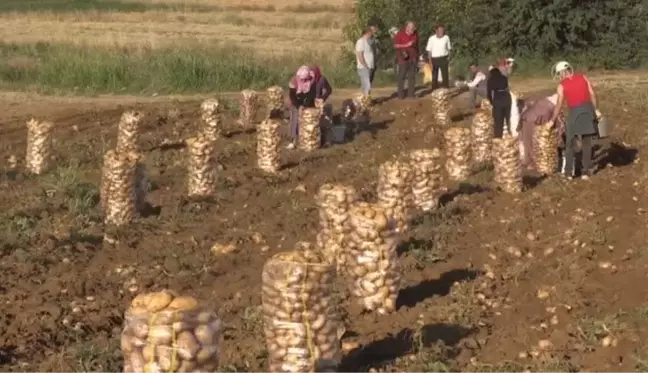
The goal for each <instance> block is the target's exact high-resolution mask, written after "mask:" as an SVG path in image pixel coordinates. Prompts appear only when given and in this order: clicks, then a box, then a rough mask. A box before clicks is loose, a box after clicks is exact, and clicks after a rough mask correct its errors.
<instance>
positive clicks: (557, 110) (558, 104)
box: [551, 85, 565, 122]
mask: <svg viewBox="0 0 648 373" xmlns="http://www.w3.org/2000/svg"><path fill="white" fill-rule="evenodd" d="M556 93H557V94H558V100H557V101H556V106H555V107H554V110H553V114H552V115H551V122H555V121H556V119H557V118H558V114H560V109H562V106H563V102H564V100H565V92H564V91H563V87H562V85H559V86H558V89H557V90H556Z"/></svg>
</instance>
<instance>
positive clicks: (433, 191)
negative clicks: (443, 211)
mask: <svg viewBox="0 0 648 373" xmlns="http://www.w3.org/2000/svg"><path fill="white" fill-rule="evenodd" d="M409 155H410V165H411V167H412V172H413V175H412V196H413V202H414V206H415V207H416V208H417V209H419V210H421V211H430V210H432V209H434V208H436V207H437V206H438V204H439V197H440V194H441V181H442V168H443V166H442V165H441V151H440V150H439V149H438V148H432V149H416V150H413V151H411V152H410V154H409Z"/></svg>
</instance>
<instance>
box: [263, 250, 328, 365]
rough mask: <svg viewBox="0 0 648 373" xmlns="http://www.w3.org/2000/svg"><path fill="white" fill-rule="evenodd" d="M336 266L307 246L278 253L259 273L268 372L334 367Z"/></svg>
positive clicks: (320, 253)
mask: <svg viewBox="0 0 648 373" xmlns="http://www.w3.org/2000/svg"><path fill="white" fill-rule="evenodd" d="M335 276H336V274H335V267H334V266H333V265H332V264H331V263H330V262H328V261H327V260H326V259H325V258H324V255H323V253H322V252H320V251H314V250H311V249H308V248H302V249H299V250H295V251H291V252H284V253H279V254H276V255H275V256H273V257H272V258H271V259H270V260H268V261H267V262H266V264H265V265H264V267H263V275H262V302H263V319H264V334H265V339H266V344H267V348H268V355H269V370H270V371H271V372H314V371H322V370H331V369H333V370H334V369H335V368H336V367H337V365H338V364H339V362H340V359H341V352H340V341H339V337H338V331H339V329H340V326H341V320H340V315H339V312H338V305H337V304H336V300H335V298H334V297H333V296H332V294H331V293H332V292H331V289H332V286H333V280H334V278H335Z"/></svg>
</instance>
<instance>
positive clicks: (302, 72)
mask: <svg viewBox="0 0 648 373" xmlns="http://www.w3.org/2000/svg"><path fill="white" fill-rule="evenodd" d="M312 85H313V72H312V71H311V69H310V68H309V67H308V66H306V65H304V66H302V67H300V68H299V69H298V70H297V73H296V74H295V76H293V78H292V79H291V80H290V88H295V89H296V90H297V93H307V92H308V91H310V89H311V86H312Z"/></svg>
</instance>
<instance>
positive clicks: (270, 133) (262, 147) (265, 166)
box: [257, 118, 281, 174]
mask: <svg viewBox="0 0 648 373" xmlns="http://www.w3.org/2000/svg"><path fill="white" fill-rule="evenodd" d="M280 128H281V121H280V120H279V119H276V118H267V119H265V120H264V121H262V122H261V123H260V124H259V127H258V128H257V166H258V167H259V168H260V169H261V170H262V171H264V172H268V173H271V174H273V173H277V172H279V170H280V168H281V159H280V148H279V145H280V143H281V134H280V133H279V129H280Z"/></svg>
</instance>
